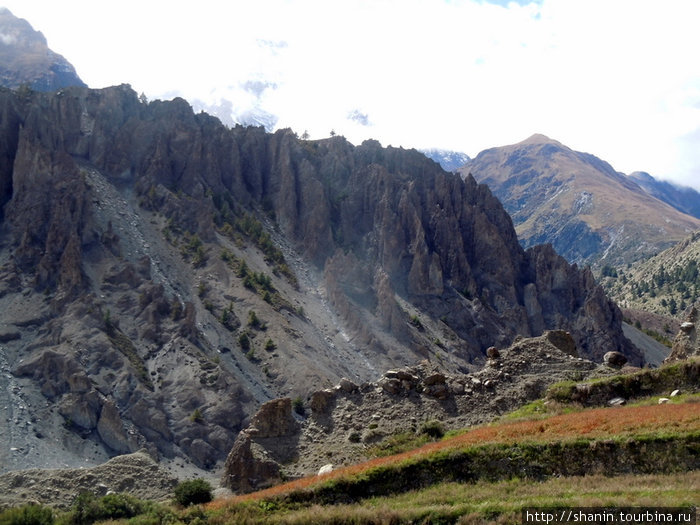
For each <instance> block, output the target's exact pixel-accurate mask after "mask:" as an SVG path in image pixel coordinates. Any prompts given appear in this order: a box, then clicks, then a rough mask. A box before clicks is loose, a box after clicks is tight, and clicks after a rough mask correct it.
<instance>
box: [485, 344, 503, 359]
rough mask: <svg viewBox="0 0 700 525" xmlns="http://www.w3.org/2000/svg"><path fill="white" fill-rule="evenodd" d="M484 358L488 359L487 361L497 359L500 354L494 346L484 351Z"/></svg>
mask: <svg viewBox="0 0 700 525" xmlns="http://www.w3.org/2000/svg"><path fill="white" fill-rule="evenodd" d="M486 357H488V358H489V359H498V358H500V357H501V353H500V352H499V351H498V348H496V347H495V346H490V347H489V348H488V349H487V350H486Z"/></svg>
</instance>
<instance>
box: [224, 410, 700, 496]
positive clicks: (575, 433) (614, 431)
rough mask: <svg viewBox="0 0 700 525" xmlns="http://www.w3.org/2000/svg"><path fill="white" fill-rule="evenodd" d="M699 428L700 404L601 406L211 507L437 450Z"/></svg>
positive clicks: (482, 430) (490, 429) (474, 434)
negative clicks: (488, 444)
mask: <svg viewBox="0 0 700 525" xmlns="http://www.w3.org/2000/svg"><path fill="white" fill-rule="evenodd" d="M698 429H700V406H699V405H698V404H697V403H685V404H673V405H672V404H665V405H651V406H636V407H615V408H598V409H591V410H585V411H582V412H576V413H571V414H561V415H558V416H553V417H551V418H548V419H545V420H535V421H517V422H512V423H498V424H494V425H488V426H483V427H478V428H475V429H473V430H470V431H467V432H465V433H464V434H461V435H459V436H456V437H453V438H451V439H446V440H443V441H438V442H435V443H429V444H427V445H424V446H422V447H420V448H418V449H415V450H411V451H408V452H404V453H402V454H397V455H394V456H386V457H380V458H376V459H373V460H370V461H366V462H363V463H358V464H356V465H350V466H348V467H343V468H340V469H337V470H335V471H333V472H331V473H329V474H325V475H323V476H310V477H306V478H301V479H298V480H295V481H291V482H289V483H284V484H281V485H277V486H275V487H271V488H269V489H266V490H262V491H259V492H254V493H251V494H244V495H240V496H234V497H233V498H230V499H228V500H219V501H217V502H214V503H212V504H211V505H212V506H213V508H218V507H222V506H224V505H227V504H231V503H239V502H244V501H250V500H260V499H264V498H269V497H272V496H276V495H279V494H284V493H288V492H292V491H296V490H303V489H306V488H308V487H310V486H313V485H317V484H319V483H323V482H325V481H327V480H329V479H335V478H341V477H352V476H356V475H358V474H360V473H362V472H363V471H366V470H369V469H372V468H375V467H380V466H383V465H388V464H391V463H397V462H401V461H404V460H410V459H420V458H421V457H426V456H429V455H430V454H433V453H435V452H438V451H444V450H451V449H463V448H466V447H469V446H472V445H480V444H487V443H516V442H520V441H535V442H548V441H555V440H562V439H572V438H577V437H584V438H591V439H594V438H605V437H613V436H617V437H624V436H626V435H632V434H635V435H644V434H649V433H658V432H663V431H664V430H669V431H673V433H683V432H687V431H693V430H698Z"/></svg>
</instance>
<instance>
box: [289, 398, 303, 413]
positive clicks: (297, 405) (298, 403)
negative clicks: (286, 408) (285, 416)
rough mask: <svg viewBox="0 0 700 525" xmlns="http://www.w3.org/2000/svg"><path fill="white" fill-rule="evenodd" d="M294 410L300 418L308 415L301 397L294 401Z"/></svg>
mask: <svg viewBox="0 0 700 525" xmlns="http://www.w3.org/2000/svg"><path fill="white" fill-rule="evenodd" d="M292 408H293V409H294V412H296V413H297V414H299V415H300V416H303V415H304V414H305V413H306V410H305V409H304V400H303V399H302V398H300V397H297V398H295V399H294V401H292Z"/></svg>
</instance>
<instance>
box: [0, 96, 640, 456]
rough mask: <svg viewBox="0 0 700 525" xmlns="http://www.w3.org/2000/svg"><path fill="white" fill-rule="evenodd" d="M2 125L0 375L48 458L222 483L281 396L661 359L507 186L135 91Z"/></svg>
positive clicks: (47, 103) (37, 104)
mask: <svg viewBox="0 0 700 525" xmlns="http://www.w3.org/2000/svg"><path fill="white" fill-rule="evenodd" d="M0 116H2V118H1V119H0V206H2V210H3V215H2V220H1V222H0V240H1V241H2V244H1V249H0V275H2V277H3V278H2V284H0V326H7V327H8V330H6V331H5V332H4V333H5V336H4V339H5V340H6V342H4V343H2V344H3V347H4V348H5V350H6V355H7V356H8V357H7V359H8V363H7V366H8V369H9V370H12V371H13V373H14V376H13V378H12V379H7V377H6V376H3V377H0V381H6V382H7V381H15V380H17V381H23V382H26V383H27V384H26V385H25V386H26V388H25V389H23V390H22V392H27V394H26V395H27V396H30V395H34V394H37V395H42V396H43V397H44V398H46V400H48V401H49V402H50V404H52V406H53V407H55V408H56V410H57V411H58V413H56V412H51V413H50V414H48V415H47V416H46V417H37V418H35V419H36V421H37V423H36V424H37V425H38V426H40V427H41V429H36V430H37V431H36V432H34V431H33V430H34V428H33V427H32V426H29V427H26V428H24V430H23V431H22V432H23V433H21V434H16V437H14V438H13V439H15V440H16V441H18V442H19V441H26V440H29V443H30V444H29V445H27V450H28V452H27V454H28V455H30V456H31V457H34V458H35V459H33V460H32V461H39V460H40V457H41V454H39V452H38V451H39V450H40V449H41V450H43V445H42V442H41V441H37V440H38V439H41V438H35V436H36V434H37V433H38V434H41V435H47V434H49V433H55V432H62V433H65V428H69V429H70V428H72V429H74V430H69V431H68V432H69V434H70V432H73V433H75V434H78V435H80V436H81V437H85V438H86V439H87V438H89V439H90V440H93V441H94V442H95V443H97V444H98V445H99V446H100V447H102V449H103V450H105V451H106V452H108V453H109V454H114V453H116V452H125V451H133V450H134V448H135V447H141V446H145V447H147V448H148V449H149V450H150V451H152V452H153V453H157V454H160V455H163V456H166V457H172V456H186V457H188V458H190V459H191V460H192V461H193V462H195V463H196V464H197V465H198V466H200V467H203V468H211V467H213V466H214V465H216V464H217V462H221V461H223V459H224V458H225V457H226V454H227V453H228V452H229V451H230V449H231V447H232V445H233V442H234V439H235V436H236V434H237V433H238V431H239V430H240V429H241V428H242V427H243V426H245V424H246V421H247V418H248V417H250V415H251V414H253V413H254V412H255V410H256V409H257V408H258V407H259V406H260V405H261V404H263V403H264V402H266V401H268V400H269V399H274V398H279V397H296V396H299V395H306V393H307V392H310V391H314V390H318V389H319V388H323V387H324V386H328V385H331V384H337V382H338V381H340V379H341V378H343V377H346V378H348V380H350V381H351V382H354V383H355V384H358V385H359V384H361V383H363V382H367V381H370V380H376V379H377V376H378V375H379V372H378V370H386V369H390V368H402V367H405V366H409V365H413V364H415V363H417V362H419V361H421V360H424V359H427V360H429V361H430V362H442V363H445V365H444V366H445V372H447V373H463V372H465V371H469V370H473V369H474V368H475V367H478V366H479V365H480V364H481V363H482V362H483V361H484V360H485V352H486V349H487V348H489V347H491V346H496V347H499V348H502V347H505V346H508V345H509V344H510V343H511V342H512V341H513V340H514V339H515V338H516V337H517V336H519V335H521V336H538V335H540V334H542V333H543V332H544V331H545V330H552V329H560V330H565V331H568V332H569V333H570V334H571V336H572V338H573V341H575V344H576V346H577V348H578V352H579V353H580V355H581V356H582V357H588V358H592V359H594V360H596V361H599V360H600V359H602V356H603V354H604V353H605V352H608V351H611V350H615V351H619V352H621V353H623V354H625V355H626V356H627V358H628V359H629V361H630V362H631V363H632V364H641V356H640V354H639V352H638V351H637V350H636V349H635V348H634V347H632V346H631V344H630V343H629V341H627V339H625V337H624V336H623V334H622V330H621V321H622V316H621V314H620V311H619V310H618V309H617V307H616V306H615V305H614V304H613V303H612V302H611V301H609V300H608V299H607V298H606V297H605V294H604V293H603V291H602V289H600V287H598V286H597V285H596V283H595V280H594V279H593V276H592V274H591V273H590V271H589V270H580V269H578V268H576V267H575V266H571V265H569V264H568V263H567V262H566V261H565V260H564V259H563V258H561V257H559V256H558V255H557V254H556V253H555V252H554V250H553V249H552V248H551V247H548V246H539V247H534V248H531V249H530V250H528V251H523V249H522V248H521V247H520V245H519V244H518V240H517V237H516V234H515V231H514V229H513V225H512V223H511V220H510V218H509V216H508V215H507V213H506V212H505V211H504V209H503V207H502V206H501V205H500V203H499V202H498V200H497V199H496V198H495V197H494V196H493V194H492V193H491V192H490V191H489V189H488V188H487V187H486V186H484V185H479V184H477V183H476V181H475V180H474V179H473V178H471V177H467V178H466V179H464V180H463V179H462V178H461V177H459V176H457V175H455V174H448V173H445V172H444V171H442V170H441V169H440V168H439V166H437V165H436V164H435V163H434V162H432V161H430V160H429V159H427V158H426V157H424V156H423V155H421V154H420V153H418V152H416V151H414V150H410V151H406V150H403V149H401V148H391V147H389V148H383V147H381V145H380V144H379V143H377V142H376V141H366V142H364V143H363V144H361V145H360V146H353V145H351V144H350V143H348V142H347V141H346V140H345V139H343V138H342V137H334V138H331V139H327V140H320V141H304V140H300V139H299V138H297V137H296V136H295V134H294V133H293V132H292V131H291V130H280V131H278V132H276V133H274V134H268V133H266V132H265V131H264V130H263V129H261V128H243V127H236V128H233V129H228V128H226V127H224V126H222V125H221V123H220V122H219V121H218V120H217V119H215V118H213V117H210V116H208V115H206V114H197V115H195V114H194V113H193V112H192V109H191V108H190V106H189V105H188V104H187V103H186V102H185V101H184V100H182V99H175V100H173V101H169V102H163V101H154V102H150V103H146V102H145V101H142V100H139V98H138V97H137V96H136V93H134V92H133V90H131V89H130V88H129V87H128V86H118V87H112V88H107V89H103V90H88V89H83V88H66V89H63V90H61V92H58V93H54V94H47V93H33V92H29V93H25V94H22V95H21V96H20V94H17V93H12V92H9V91H3V92H0ZM245 320H248V322H247V323H246V322H245ZM57 370H62V371H63V372H65V373H61V374H57V373H56V371H57ZM70 378H72V379H70ZM446 381H447V380H446ZM392 384H393V383H392ZM445 385H449V382H440V381H436V382H435V383H433V384H430V385H425V388H426V389H427V390H430V391H432V392H433V393H434V397H435V398H436V399H438V400H439V399H440V398H441V396H444V395H446V388H447V386H445ZM0 386H4V385H0ZM30 387H31V388H30ZM390 388H392V387H390ZM402 388H403V387H402ZM0 391H4V389H0ZM18 396H19V394H18ZM20 397H21V396H19V397H17V399H14V398H13V399H14V401H13V402H14V405H13V403H12V402H8V404H7V406H8V407H11V406H15V407H16V408H17V410H19V407H20V406H22V407H26V403H24V402H23V401H22V400H21V399H20ZM11 401H12V400H11ZM31 401H32V403H31V408H30V409H29V410H30V411H35V410H39V409H38V408H36V407H38V406H40V405H41V404H42V402H41V400H39V399H31ZM317 401H318V402H319V403H321V402H322V399H321V398H319V399H318V400H317ZM329 402H330V400H329ZM330 404H332V403H330ZM2 406H5V404H4V403H3V404H2ZM329 406H330V405H329ZM9 410H10V409H9V408H8V411H9ZM49 416H50V417H49ZM56 417H61V418H63V419H64V420H66V422H69V423H70V425H65V428H64V427H61V428H62V429H63V430H57V429H56V427H55V425H54V424H50V423H49V421H55V418H56ZM6 418H9V419H8V420H11V419H13V417H12V414H10V413H8V414H7V416H6ZM0 421H2V418H0ZM13 428H14V427H13ZM10 430H12V429H10V428H9V427H8V429H7V434H8V435H10V434H12V432H10ZM0 437H2V436H0ZM63 437H65V436H63ZM66 439H68V437H66ZM11 441H12V440H10V441H8V445H7V446H8V448H11V447H13V445H12V444H9V443H11ZM63 441H65V440H63V439H59V440H58V442H63ZM68 441H70V440H69V439H68ZM39 445H42V446H39ZM30 451H33V452H30ZM7 454H8V457H9V458H11V459H12V458H15V456H13V455H12V454H9V452H8V453H7ZM32 454H33V455H32ZM75 457H76V460H77V459H78V458H79V457H80V454H76V456H75ZM12 460H13V461H15V459H12ZM16 461H24V462H26V461H29V460H28V459H27V457H23V458H17V459H16Z"/></svg>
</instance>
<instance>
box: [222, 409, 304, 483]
mask: <svg viewBox="0 0 700 525" xmlns="http://www.w3.org/2000/svg"><path fill="white" fill-rule="evenodd" d="M299 431H300V426H299V423H297V422H296V420H295V419H294V416H293V415H292V401H291V399H289V398H282V399H274V400H272V401H269V402H267V403H265V404H264V405H263V406H262V407H260V410H258V412H257V413H256V414H255V416H253V418H252V420H251V422H250V425H249V426H248V428H246V429H245V430H243V431H241V432H240V433H239V434H238V437H237V438H236V441H235V443H234V445H233V448H232V449H231V452H230V453H229V455H228V457H227V458H226V463H225V465H224V473H223V474H222V476H221V484H222V485H223V486H224V487H227V488H230V489H231V490H233V491H235V492H250V491H252V490H258V489H261V488H264V487H266V486H269V485H272V484H275V483H278V482H279V481H280V479H281V477H280V464H283V463H286V462H288V461H289V460H290V459H291V458H292V457H293V456H294V455H295V454H296V448H295V444H296V441H297V439H298V434H299Z"/></svg>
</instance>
